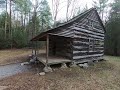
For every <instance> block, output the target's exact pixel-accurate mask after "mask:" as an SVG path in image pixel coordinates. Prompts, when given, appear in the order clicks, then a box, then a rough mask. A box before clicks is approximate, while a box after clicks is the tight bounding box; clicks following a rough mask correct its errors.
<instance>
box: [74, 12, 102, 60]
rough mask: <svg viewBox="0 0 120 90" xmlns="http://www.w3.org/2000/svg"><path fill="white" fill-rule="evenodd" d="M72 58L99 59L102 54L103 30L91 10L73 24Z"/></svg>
mask: <svg viewBox="0 0 120 90" xmlns="http://www.w3.org/2000/svg"><path fill="white" fill-rule="evenodd" d="M73 30H74V33H75V35H74V40H73V60H75V61H88V60H99V59H102V58H103V55H104V30H103V28H102V26H101V24H100V22H99V19H98V17H97V15H96V12H95V11H93V12H91V13H89V15H88V16H85V17H84V18H83V19H82V20H80V21H78V22H75V23H74V25H73Z"/></svg>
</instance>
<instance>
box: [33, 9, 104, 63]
mask: <svg viewBox="0 0 120 90" xmlns="http://www.w3.org/2000/svg"><path fill="white" fill-rule="evenodd" d="M46 34H49V35H50V36H49V54H52V55H56V56H57V55H58V56H63V57H66V58H69V59H71V60H73V61H76V62H83V61H90V60H99V59H102V58H103V55H104V37H105V28H104V25H103V24H102V21H101V20H100V17H99V15H98V13H97V11H96V10H95V9H90V10H88V11H86V12H85V13H83V14H81V15H79V16H77V17H75V18H73V19H72V20H70V21H68V22H66V23H65V24H63V25H61V26H59V27H57V28H54V29H53V30H49V31H47V32H44V33H42V34H40V35H39V36H37V37H35V38H33V40H40V38H41V37H42V36H44V38H45V37H46Z"/></svg>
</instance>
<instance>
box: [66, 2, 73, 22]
mask: <svg viewBox="0 0 120 90" xmlns="http://www.w3.org/2000/svg"><path fill="white" fill-rule="evenodd" d="M71 3H72V0H67V11H66V19H67V21H68V19H69V17H68V12H69V8H70V5H71Z"/></svg>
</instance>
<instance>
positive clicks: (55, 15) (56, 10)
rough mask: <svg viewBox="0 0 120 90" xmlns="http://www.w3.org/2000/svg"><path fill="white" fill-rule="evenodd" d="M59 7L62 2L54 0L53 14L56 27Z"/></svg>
mask: <svg viewBox="0 0 120 90" xmlns="http://www.w3.org/2000/svg"><path fill="white" fill-rule="evenodd" d="M59 6H60V0H52V14H53V20H54V25H55V23H56V19H57V15H58V11H59Z"/></svg>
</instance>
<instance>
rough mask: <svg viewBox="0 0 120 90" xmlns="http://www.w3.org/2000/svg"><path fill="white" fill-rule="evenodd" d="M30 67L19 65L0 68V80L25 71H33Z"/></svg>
mask: <svg viewBox="0 0 120 90" xmlns="http://www.w3.org/2000/svg"><path fill="white" fill-rule="evenodd" d="M35 70H36V68H33V67H32V66H31V65H23V66H22V65H21V63H17V64H10V65H5V66H0V79H2V78H4V77H8V76H12V75H15V74H17V73H22V72H26V71H35Z"/></svg>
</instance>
